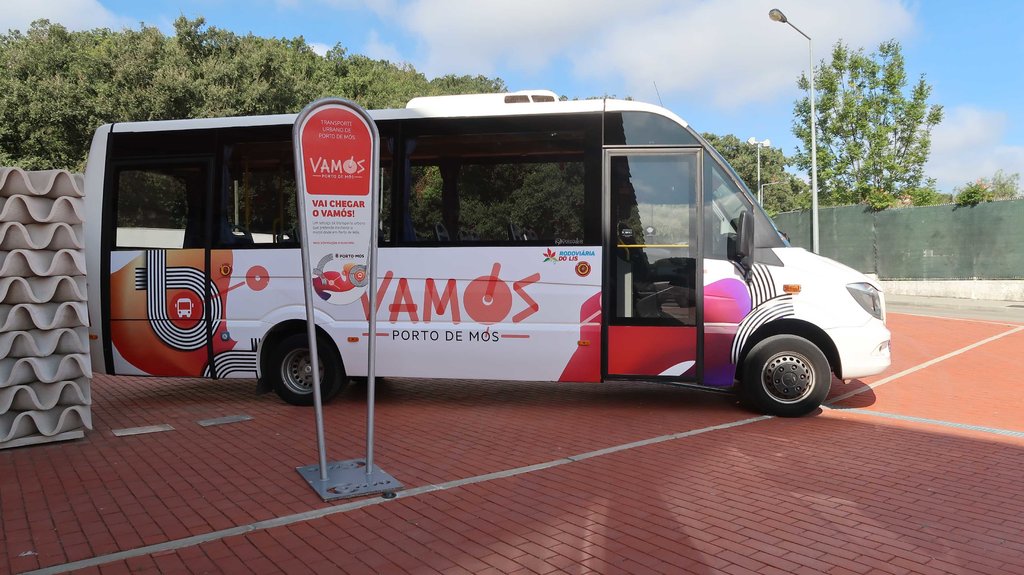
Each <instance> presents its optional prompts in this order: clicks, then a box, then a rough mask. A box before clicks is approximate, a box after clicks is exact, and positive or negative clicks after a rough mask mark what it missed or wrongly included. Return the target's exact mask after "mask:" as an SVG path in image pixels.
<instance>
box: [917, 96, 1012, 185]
mask: <svg viewBox="0 0 1024 575" xmlns="http://www.w3.org/2000/svg"><path fill="white" fill-rule="evenodd" d="M1006 123H1007V119H1006V115H1005V114H1004V113H1002V112H995V111H992V110H984V109H981V108H976V107H973V106H959V107H956V108H952V109H947V110H946V111H945V119H944V120H943V121H942V123H941V124H939V125H938V126H936V127H935V128H933V129H932V153H931V156H930V157H929V159H928V164H927V165H926V166H925V173H926V174H928V175H929V176H931V177H933V178H935V179H936V180H937V181H938V187H939V189H940V190H942V191H944V192H952V191H953V188H955V187H957V186H962V185H963V184H966V183H967V182H971V181H974V180H977V179H978V178H991V177H992V176H993V175H995V173H996V171H998V170H1003V171H1004V172H1005V173H1007V174H1013V173H1024V146H1008V145H1005V144H1003V134H1004V132H1005V131H1006Z"/></svg>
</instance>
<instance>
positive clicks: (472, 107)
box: [100, 90, 688, 132]
mask: <svg viewBox="0 0 1024 575" xmlns="http://www.w3.org/2000/svg"><path fill="white" fill-rule="evenodd" d="M524 96H525V98H524ZM551 96H554V93H553V92H548V91H537V90H531V91H523V92H512V93H504V94H468V95H458V96H431V97H423V98H413V99H412V100H410V101H409V104H408V105H407V106H406V107H405V108H398V109H385V110H369V111H368V112H369V114H370V117H372V118H373V119H374V120H405V119H416V118H471V117H488V116H527V115H529V116H532V115H540V114H582V113H588V112H602V111H607V112H625V111H637V112H651V113H654V114H658V115H661V116H666V117H668V118H671V119H672V120H673V121H675V122H678V123H679V124H680V125H682V126H684V127H685V126H688V124H687V123H686V122H685V121H684V120H683V119H682V118H680V117H679V116H677V115H675V114H674V113H672V112H670V111H669V110H666V109H665V108H662V107H661V106H655V105H653V104H646V103H643V102H637V101H634V100H615V99H610V98H604V99H595V100H572V101H559V100H558V98H557V97H555V98H554V99H553V100H554V101H551V100H550V99H549V98H551ZM296 117H298V114H275V115H267V116H234V117H226V118H195V119H188V120H153V121H146V122H118V123H115V124H112V125H111V124H108V125H107V126H109V127H110V131H111V132H163V131H173V130H203V129H211V128H241V127H250V126H275V125H288V124H294V123H295V118H296ZM104 127H105V126H104ZM104 127H101V128H100V129H103V128H104Z"/></svg>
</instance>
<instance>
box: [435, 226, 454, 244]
mask: <svg viewBox="0 0 1024 575" xmlns="http://www.w3.org/2000/svg"><path fill="white" fill-rule="evenodd" d="M434 235H435V237H436V238H437V241H439V242H448V241H451V239H452V238H451V236H449V235H448V228H446V227H445V225H444V224H443V223H441V222H437V223H436V224H434Z"/></svg>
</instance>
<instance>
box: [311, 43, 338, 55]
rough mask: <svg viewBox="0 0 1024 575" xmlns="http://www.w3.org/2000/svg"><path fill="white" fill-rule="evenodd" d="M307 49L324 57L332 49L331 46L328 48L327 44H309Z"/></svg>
mask: <svg viewBox="0 0 1024 575" xmlns="http://www.w3.org/2000/svg"><path fill="white" fill-rule="evenodd" d="M309 47H310V48H312V49H313V51H314V52H316V53H317V54H320V55H321V56H326V55H327V53H328V52H330V50H331V48H333V46H328V45H327V44H323V43H321V42H310V43H309Z"/></svg>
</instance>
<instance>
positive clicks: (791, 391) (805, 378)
mask: <svg viewBox="0 0 1024 575" xmlns="http://www.w3.org/2000/svg"><path fill="white" fill-rule="evenodd" d="M814 383H815V380H814V368H812V367H811V361H810V360H809V359H807V358H806V357H804V356H803V355H800V354H799V353H793V352H786V353H777V354H775V355H773V356H772V357H771V359H769V360H768V361H767V362H765V365H764V368H763V369H762V370H761V385H762V386H763V387H764V391H765V393H767V394H768V396H769V397H771V398H772V399H773V400H774V401H777V402H779V403H787V404H788V403H798V402H800V401H802V400H804V399H806V398H807V396H808V395H810V394H811V391H813V390H814Z"/></svg>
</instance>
